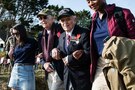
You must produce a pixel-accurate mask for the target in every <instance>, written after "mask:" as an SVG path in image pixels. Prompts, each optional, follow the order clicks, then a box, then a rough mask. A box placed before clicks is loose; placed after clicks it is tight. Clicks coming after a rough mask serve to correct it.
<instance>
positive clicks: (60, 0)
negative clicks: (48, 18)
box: [49, 0, 135, 16]
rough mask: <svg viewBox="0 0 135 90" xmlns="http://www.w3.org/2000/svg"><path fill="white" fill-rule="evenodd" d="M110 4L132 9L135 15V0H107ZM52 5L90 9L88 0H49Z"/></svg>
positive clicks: (76, 9)
mask: <svg viewBox="0 0 135 90" xmlns="http://www.w3.org/2000/svg"><path fill="white" fill-rule="evenodd" d="M106 1H107V3H108V4H111V3H115V4H116V5H117V6H121V7H126V8H128V9H130V10H131V12H132V13H133V14H134V16H135V3H134V2H135V0H106ZM49 4H50V5H59V6H64V7H65V8H66V7H68V8H71V9H72V10H74V11H80V10H83V9H85V10H90V9H89V7H88V5H87V2H86V0H49ZM90 11H91V10H90Z"/></svg>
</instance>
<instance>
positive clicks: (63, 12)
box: [58, 8, 75, 20]
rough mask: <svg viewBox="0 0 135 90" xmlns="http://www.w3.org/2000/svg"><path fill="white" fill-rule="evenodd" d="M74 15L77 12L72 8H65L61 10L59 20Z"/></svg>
mask: <svg viewBox="0 0 135 90" xmlns="http://www.w3.org/2000/svg"><path fill="white" fill-rule="evenodd" d="M72 15H75V13H74V12H73V11H72V10H71V9H70V8H64V9H62V10H61V11H60V12H59V14H58V20H60V19H61V18H62V17H63V16H72Z"/></svg>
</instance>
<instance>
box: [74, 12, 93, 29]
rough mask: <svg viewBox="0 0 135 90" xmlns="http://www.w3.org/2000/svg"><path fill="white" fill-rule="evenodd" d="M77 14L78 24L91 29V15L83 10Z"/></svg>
mask: <svg viewBox="0 0 135 90" xmlns="http://www.w3.org/2000/svg"><path fill="white" fill-rule="evenodd" d="M75 13H76V16H77V18H78V22H77V24H78V25H80V26H82V27H84V28H88V29H89V26H90V24H91V13H90V12H89V11H87V10H83V11H79V12H75Z"/></svg>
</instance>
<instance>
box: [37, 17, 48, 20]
mask: <svg viewBox="0 0 135 90" xmlns="http://www.w3.org/2000/svg"><path fill="white" fill-rule="evenodd" d="M47 18H48V17H47V16H40V17H39V20H43V19H47Z"/></svg>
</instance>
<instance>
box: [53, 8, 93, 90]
mask: <svg viewBox="0 0 135 90" xmlns="http://www.w3.org/2000/svg"><path fill="white" fill-rule="evenodd" d="M58 20H59V22H60V24H61V26H62V28H63V29H64V31H65V32H64V33H62V34H61V36H60V38H59V44H58V47H57V48H55V49H53V50H52V57H53V58H55V59H56V60H60V59H61V58H62V60H63V62H64V64H65V68H64V86H65V90H90V88H91V84H90V73H89V70H90V69H89V68H90V67H89V65H90V57H89V31H88V30H86V29H84V28H82V27H79V26H78V25H76V16H75V13H74V12H73V11H72V10H71V9H70V8H64V9H62V10H61V11H60V12H59V15H58Z"/></svg>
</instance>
